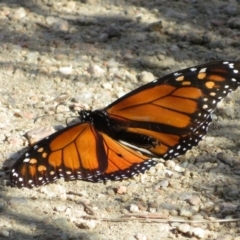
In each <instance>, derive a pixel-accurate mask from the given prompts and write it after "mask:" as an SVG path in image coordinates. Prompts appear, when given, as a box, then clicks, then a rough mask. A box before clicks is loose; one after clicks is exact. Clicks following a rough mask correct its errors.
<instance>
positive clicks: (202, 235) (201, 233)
mask: <svg viewBox="0 0 240 240" xmlns="http://www.w3.org/2000/svg"><path fill="white" fill-rule="evenodd" d="M192 233H193V235H194V236H196V237H197V238H200V239H202V238H205V235H206V234H205V231H204V230H203V229H202V228H193V229H192Z"/></svg>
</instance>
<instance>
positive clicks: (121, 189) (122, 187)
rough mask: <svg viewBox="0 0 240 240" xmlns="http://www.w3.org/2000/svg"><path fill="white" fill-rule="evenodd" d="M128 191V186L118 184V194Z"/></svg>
mask: <svg viewBox="0 0 240 240" xmlns="http://www.w3.org/2000/svg"><path fill="white" fill-rule="evenodd" d="M126 192H127V187H126V186H118V188H117V193H118V194H124V193H126Z"/></svg>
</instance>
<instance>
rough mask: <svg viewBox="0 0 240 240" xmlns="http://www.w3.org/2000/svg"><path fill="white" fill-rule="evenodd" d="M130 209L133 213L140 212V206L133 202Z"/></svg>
mask: <svg viewBox="0 0 240 240" xmlns="http://www.w3.org/2000/svg"><path fill="white" fill-rule="evenodd" d="M129 211H130V212H132V213H136V212H139V208H138V206H137V205H135V204H131V205H130V208H129Z"/></svg>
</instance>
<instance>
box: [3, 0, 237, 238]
mask: <svg viewBox="0 0 240 240" xmlns="http://www.w3.org/2000/svg"><path fill="white" fill-rule="evenodd" d="M19 2H20V1H16V0H11V1H2V2H1V3H0V10H1V11H0V20H1V21H0V29H1V31H0V40H1V45H0V61H1V71H0V86H1V87H0V92H1V99H0V111H1V115H0V129H1V131H0V150H1V151H0V154H1V158H0V159H1V160H0V164H1V168H0V169H1V170H0V190H1V195H0V213H1V220H0V239H35V240H42V239H53V238H55V239H86V240H88V239H89V240H90V239H92V240H93V239H97V240H100V239H107V240H115V239H124V240H127V239H129V240H130V239H131V240H134V239H139V240H158V239H167V240H170V239H171V240H174V239H189V238H191V239H216V240H228V239H229V240H237V239H239V237H238V235H239V223H238V222H234V223H230V222H228V223H218V222H212V223H194V224H193V223H191V224H190V223H188V222H185V223H184V222H181V223H178V222H171V223H166V222H165V223H160V222H154V221H151V216H153V214H159V215H161V216H165V219H172V218H174V219H176V218H177V219H179V220H181V221H182V220H186V221H187V220H194V221H199V220H218V219H233V218H239V217H240V211H239V205H240V201H239V199H240V198H239V196H240V192H239V187H238V186H239V179H240V164H239V161H240V151H239V149H238V146H239V144H240V140H239V135H240V130H239V129H240V127H239V125H240V123H239V116H240V111H239V109H240V105H239V103H240V90H237V91H235V92H234V93H232V94H231V95H230V96H228V97H227V98H226V99H225V100H224V101H223V102H221V103H220V104H219V106H218V109H217V110H216V111H215V113H214V115H213V119H214V121H213V124H212V125H211V127H210V130H209V133H208V135H207V136H206V138H205V139H204V140H203V141H201V142H200V143H199V145H198V146H197V147H195V148H193V149H191V150H190V151H188V152H187V153H186V154H185V155H183V156H179V157H178V158H176V159H173V160H168V161H166V162H162V160H159V164H158V165H157V166H156V167H154V168H152V169H150V170H149V171H148V172H147V173H145V174H143V175H139V176H135V177H134V178H133V179H127V180H124V181H121V182H117V181H116V182H106V183H105V184H104V183H97V184H93V183H89V182H84V181H73V182H65V181H64V180H62V179H61V180H59V181H57V182H56V183H54V184H50V185H47V186H44V187H41V188H34V189H17V188H11V187H9V180H8V175H6V174H5V170H8V169H9V168H10V167H11V165H12V164H13V163H14V162H15V161H16V160H17V159H18V157H19V156H20V154H22V153H23V152H24V151H25V150H26V149H27V146H28V141H27V139H26V138H25V137H24V136H25V134H26V133H27V132H28V134H27V136H28V137H29V136H30V138H31V137H32V138H31V142H34V141H36V138H37V136H42V137H44V136H46V134H47V135H48V134H50V133H52V132H54V131H55V130H59V129H61V128H62V127H63V126H65V123H66V119H67V121H68V122H71V121H72V120H73V117H75V118H76V117H77V111H79V110H81V109H83V108H85V109H96V108H102V107H104V106H106V105H107V104H109V103H111V102H112V101H114V100H115V99H117V98H119V97H121V96H122V95H124V94H126V93H128V92H129V91H131V90H133V89H134V88H136V87H138V86H140V85H142V84H145V83H146V82H149V81H151V80H153V79H155V78H158V77H160V76H163V75H165V74H169V73H171V72H173V71H176V70H179V69H183V68H186V67H190V66H193V65H196V64H200V63H205V62H209V61H215V60H218V59H224V60H236V59H239V50H240V49H239V47H240V45H239V29H240V18H239V17H238V13H239V9H240V4H239V3H238V2H237V1H230V2H228V1H220V0H215V1H209V2H204V1H173V0H170V1H164V0H163V1H158V0H150V1H135V0H129V1H121V0H120V1H119V0H118V1H114V0H105V1H100V0H82V1H66V0H62V1H52V0H48V1H46V0H34V1H21V3H19ZM70 107H71V109H74V110H75V112H73V111H69V108H70ZM36 118H37V120H36V121H34V119H36ZM30 130H31V131H32V132H29V131H30ZM136 214H137V215H142V216H144V217H143V218H142V221H140V220H133V219H130V220H128V221H126V222H124V221H120V222H119V221H116V222H115V221H113V220H109V221H102V220H101V218H118V217H121V216H123V215H124V216H125V217H126V216H129V215H136ZM91 216H92V217H97V218H96V219H94V218H93V219H90V218H89V217H91ZM154 216H155V215H154ZM146 218H147V219H146ZM118 220H119V219H118Z"/></svg>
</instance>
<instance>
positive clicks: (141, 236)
mask: <svg viewBox="0 0 240 240" xmlns="http://www.w3.org/2000/svg"><path fill="white" fill-rule="evenodd" d="M135 238H136V239H137V240H147V237H146V236H145V235H144V234H142V233H138V234H137V235H136V236H135Z"/></svg>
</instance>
